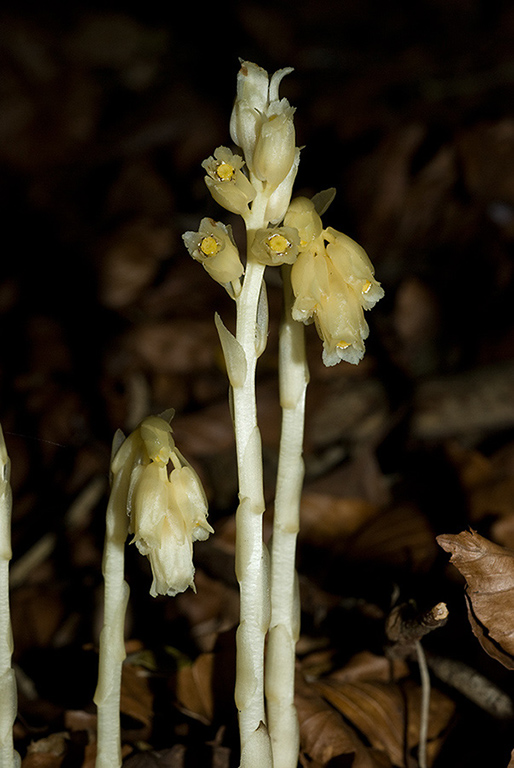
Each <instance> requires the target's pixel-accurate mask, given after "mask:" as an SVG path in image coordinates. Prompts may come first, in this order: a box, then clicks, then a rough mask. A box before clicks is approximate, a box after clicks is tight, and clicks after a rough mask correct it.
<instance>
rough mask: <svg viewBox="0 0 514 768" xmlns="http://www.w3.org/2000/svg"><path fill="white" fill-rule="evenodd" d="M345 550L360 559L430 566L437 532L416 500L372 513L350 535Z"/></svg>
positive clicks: (354, 558)
mask: <svg viewBox="0 0 514 768" xmlns="http://www.w3.org/2000/svg"><path fill="white" fill-rule="evenodd" d="M345 552H347V553H348V557H349V558H351V559H352V560H357V561H361V562H362V561H366V562H369V561H374V562H377V563H385V564H387V565H392V566H397V565H399V566H402V565H405V564H407V565H409V566H410V567H412V568H413V569H414V570H418V569H419V570H423V569H425V568H428V567H429V566H430V565H431V563H432V562H433V561H434V559H435V557H436V554H437V547H436V546H435V543H434V534H433V531H432V529H431V528H430V525H429V523H428V521H427V519H426V518H425V516H424V515H423V514H422V513H421V512H420V511H419V509H418V508H417V507H416V506H415V505H414V504H409V503H405V504H399V505H398V506H394V507H391V508H389V509H386V510H384V511H383V512H381V513H380V514H379V515H376V516H375V517H372V518H371V519H369V520H368V521H367V523H365V524H364V525H363V526H362V528H360V529H359V530H358V531H357V532H356V533H355V534H354V535H353V536H351V537H350V539H349V540H348V543H347V545H346V549H345Z"/></svg>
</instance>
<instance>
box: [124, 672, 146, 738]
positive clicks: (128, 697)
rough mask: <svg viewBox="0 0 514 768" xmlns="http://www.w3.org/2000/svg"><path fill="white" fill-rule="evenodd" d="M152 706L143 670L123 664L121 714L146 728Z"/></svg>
mask: <svg viewBox="0 0 514 768" xmlns="http://www.w3.org/2000/svg"><path fill="white" fill-rule="evenodd" d="M152 705H153V696H152V692H151V690H150V686H149V685H148V677H147V675H146V672H145V670H144V669H142V668H141V667H136V666H134V665H132V664H124V665H123V668H122V675H121V701H120V709H121V712H122V713H123V714H124V715H129V716H130V717H132V718H134V720H138V721H139V722H140V723H142V724H143V725H144V726H147V727H148V726H149V725H150V724H151V722H152V718H153V708H152Z"/></svg>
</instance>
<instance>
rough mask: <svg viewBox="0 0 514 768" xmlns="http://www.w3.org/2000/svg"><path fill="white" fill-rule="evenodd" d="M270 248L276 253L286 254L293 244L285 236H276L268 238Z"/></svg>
mask: <svg viewBox="0 0 514 768" xmlns="http://www.w3.org/2000/svg"><path fill="white" fill-rule="evenodd" d="M268 247H269V248H270V250H272V251H273V252H274V253H285V252H286V251H287V249H288V248H290V247H291V243H290V242H289V240H288V239H287V237H284V235H279V234H274V235H271V237H269V238H268Z"/></svg>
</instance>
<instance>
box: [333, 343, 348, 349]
mask: <svg viewBox="0 0 514 768" xmlns="http://www.w3.org/2000/svg"><path fill="white" fill-rule="evenodd" d="M336 347H339V349H348V347H351V344H350V342H348V341H338V342H337V344H336Z"/></svg>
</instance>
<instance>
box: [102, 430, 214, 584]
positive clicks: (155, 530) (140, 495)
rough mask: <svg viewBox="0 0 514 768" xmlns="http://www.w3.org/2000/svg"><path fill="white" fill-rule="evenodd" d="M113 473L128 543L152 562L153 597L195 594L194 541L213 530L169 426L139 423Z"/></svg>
mask: <svg viewBox="0 0 514 768" xmlns="http://www.w3.org/2000/svg"><path fill="white" fill-rule="evenodd" d="M169 465H171V471H170V466H169ZM111 471H112V474H113V478H114V479H115V480H117V482H113V490H114V489H116V492H117V493H118V494H119V501H118V503H121V504H123V506H125V508H126V509H127V512H128V514H129V516H130V523H129V533H132V534H133V535H134V538H133V540H132V543H135V545H136V547H137V548H138V550H139V551H140V552H141V554H142V555H147V556H148V559H149V561H150V566H151V568H152V574H153V582H152V586H151V589H150V594H151V595H152V597H155V596H156V595H170V596H174V595H176V594H177V593H178V592H184V590H186V589H187V588H188V587H193V589H194V573H195V569H194V566H193V560H192V555H193V542H194V541H199V540H205V539H207V537H208V536H209V534H210V533H213V530H212V528H211V526H210V525H209V524H208V522H207V501H206V498H205V493H204V491H203V487H202V484H201V482H200V479H199V477H198V475H197V474H196V472H195V471H194V469H193V468H192V467H191V466H190V465H189V464H188V462H187V461H186V460H185V459H184V457H183V456H182V454H181V453H180V451H179V450H178V449H177V447H176V445H175V441H174V439H173V436H172V429H171V426H170V424H169V422H168V421H166V420H165V419H164V418H162V417H160V416H148V417H147V418H146V419H143V421H142V422H141V424H140V425H139V426H138V427H137V429H135V430H134V431H133V432H132V433H131V434H130V435H129V436H128V437H127V438H126V439H125V440H124V441H123V442H122V444H121V446H120V447H119V449H118V450H117V451H116V453H115V455H114V458H113V460H112V463H111Z"/></svg>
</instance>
